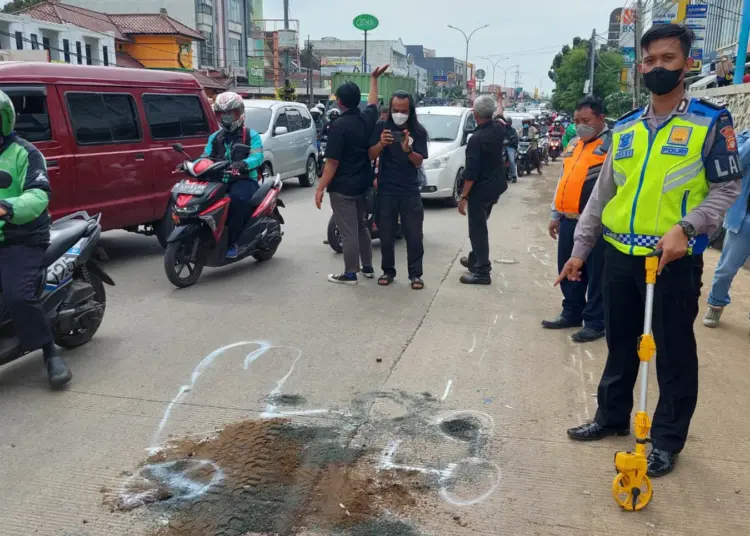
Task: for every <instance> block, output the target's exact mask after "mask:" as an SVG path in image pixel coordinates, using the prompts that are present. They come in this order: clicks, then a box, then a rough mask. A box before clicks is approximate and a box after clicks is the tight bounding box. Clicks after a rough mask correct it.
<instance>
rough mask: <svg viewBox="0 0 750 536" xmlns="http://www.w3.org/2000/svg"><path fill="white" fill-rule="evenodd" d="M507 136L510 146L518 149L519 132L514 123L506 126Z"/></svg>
mask: <svg viewBox="0 0 750 536" xmlns="http://www.w3.org/2000/svg"><path fill="white" fill-rule="evenodd" d="M505 138H506V139H507V140H508V147H510V148H511V149H518V132H517V131H516V129H515V128H513V125H506V126H505Z"/></svg>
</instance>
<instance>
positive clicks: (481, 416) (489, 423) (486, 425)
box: [435, 409, 495, 441]
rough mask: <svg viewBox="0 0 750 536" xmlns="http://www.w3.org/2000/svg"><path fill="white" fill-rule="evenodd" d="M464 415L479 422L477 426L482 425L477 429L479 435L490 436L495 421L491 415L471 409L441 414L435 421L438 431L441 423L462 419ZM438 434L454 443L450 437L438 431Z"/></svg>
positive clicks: (493, 429)
mask: <svg viewBox="0 0 750 536" xmlns="http://www.w3.org/2000/svg"><path fill="white" fill-rule="evenodd" d="M466 415H472V416H474V417H475V418H476V420H478V421H479V424H481V425H483V426H482V428H480V429H479V433H480V434H481V435H484V436H491V435H492V434H493V433H494V431H495V419H493V418H492V415H490V414H489V413H484V412H482V411H476V410H473V409H465V410H454V411H447V412H445V413H442V414H441V415H439V416H438V417H437V418H436V419H435V424H436V425H437V426H438V429H439V427H440V424H441V423H442V422H445V421H447V420H450V419H453V418H454V417H464V416H466ZM440 433H441V435H443V436H444V437H446V438H447V439H450V440H451V441H455V439H454V438H453V437H452V436H450V435H448V434H445V433H443V431H442V430H441V431H440Z"/></svg>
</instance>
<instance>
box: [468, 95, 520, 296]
mask: <svg viewBox="0 0 750 536" xmlns="http://www.w3.org/2000/svg"><path fill="white" fill-rule="evenodd" d="M496 107H497V105H496V103H495V100H494V99H493V98H492V97H490V96H489V95H482V96H481V97H479V98H478V99H477V100H475V101H474V119H476V122H477V129H476V131H475V132H474V134H473V135H472V136H471V139H470V140H469V143H468V144H467V146H466V169H465V170H464V187H463V191H462V193H461V201H459V203H458V211H459V212H460V213H461V214H462V215H464V216H466V212H467V208H468V213H469V239H470V240H471V253H470V254H469V256H468V257H463V258H462V259H461V264H462V265H463V266H464V267H466V268H468V269H469V271H470V272H471V275H464V276H461V283H464V284H466V285H489V284H490V283H491V282H492V280H491V278H490V271H492V263H491V262H490V241H489V235H488V232H487V218H489V217H490V213H491V212H492V207H493V205H495V203H497V200H498V199H499V198H500V195H502V193H503V192H505V190H507V189H508V181H507V179H506V177H505V165H504V162H503V139H504V138H505V129H504V128H503V127H501V126H499V125H497V124H495V123H494V122H493V121H492V115H493V114H494V113H495V108H496Z"/></svg>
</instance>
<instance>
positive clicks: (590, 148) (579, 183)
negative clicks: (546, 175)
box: [555, 134, 607, 214]
mask: <svg viewBox="0 0 750 536" xmlns="http://www.w3.org/2000/svg"><path fill="white" fill-rule="evenodd" d="M605 135H606V134H605ZM606 159H607V153H606V149H605V139H604V138H597V139H595V140H593V141H590V142H589V143H584V142H583V141H582V140H581V139H580V138H576V140H575V147H573V143H571V144H570V146H569V149H568V150H566V151H565V154H564V159H563V173H562V177H561V178H560V183H559V184H558V186H557V193H556V194H555V210H556V211H557V212H559V213H560V214H581V212H583V206H582V205H583V203H582V201H583V199H582V196H581V194H582V193H583V183H584V182H586V181H587V180H594V181H595V180H596V179H597V178H598V177H599V172H600V171H601V169H602V165H603V164H604V161H605V160H606Z"/></svg>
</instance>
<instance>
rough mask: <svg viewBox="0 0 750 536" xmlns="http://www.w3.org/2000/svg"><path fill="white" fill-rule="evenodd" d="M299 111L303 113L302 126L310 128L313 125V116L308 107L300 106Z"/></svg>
mask: <svg viewBox="0 0 750 536" xmlns="http://www.w3.org/2000/svg"><path fill="white" fill-rule="evenodd" d="M299 113H300V114H302V128H303V129H308V128H310V126H311V125H312V116H311V115H310V112H308V111H307V108H300V109H299Z"/></svg>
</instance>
